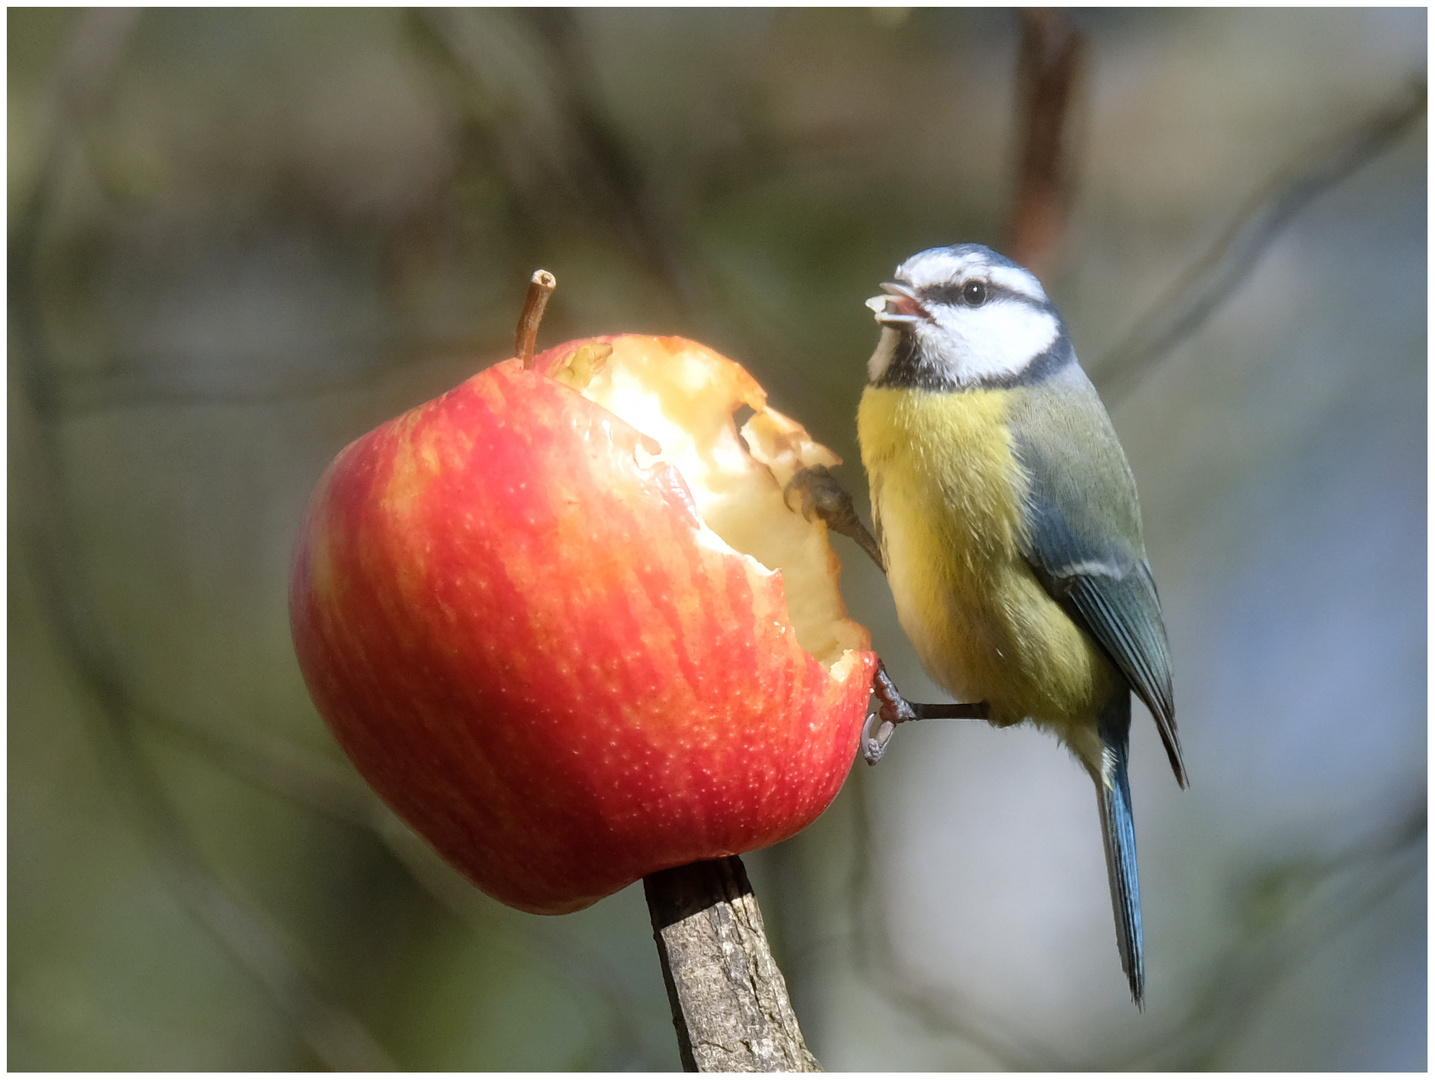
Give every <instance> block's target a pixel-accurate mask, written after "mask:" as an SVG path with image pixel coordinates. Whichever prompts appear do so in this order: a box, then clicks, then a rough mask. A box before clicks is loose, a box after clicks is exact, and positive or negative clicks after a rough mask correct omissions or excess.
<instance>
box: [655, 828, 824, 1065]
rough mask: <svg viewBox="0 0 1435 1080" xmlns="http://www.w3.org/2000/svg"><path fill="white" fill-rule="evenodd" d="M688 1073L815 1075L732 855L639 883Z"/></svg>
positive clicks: (757, 914) (742, 875) (662, 872)
mask: <svg viewBox="0 0 1435 1080" xmlns="http://www.w3.org/2000/svg"><path fill="white" fill-rule="evenodd" d="M643 893H644V895H645V896H646V897H647V900H648V914H649V915H650V916H651V917H652V921H653V940H654V941H656V942H657V945H658V958H659V960H661V961H662V966H663V982H664V983H665V984H666V985H667V988H668V1001H669V1003H670V1004H671V1005H672V1009H673V1027H675V1028H676V1029H677V1034H678V1054H679V1056H680V1057H681V1058H682V1063H683V1070H684V1071H685V1072H821V1071H822V1067H821V1066H820V1065H818V1064H817V1059H816V1058H814V1057H813V1056H812V1052H811V1051H810V1050H808V1049H807V1044H806V1043H805V1042H803V1039H802V1031H801V1030H800V1029H799V1028H798V1026H797V1016H796V1014H794V1013H793V1011H792V1000H791V998H789V997H788V995H787V983H786V982H785V981H784V980H783V977H782V972H781V971H779V970H778V967H777V963H776V961H774V960H773V958H772V949H771V947H770V946H769V945H768V943H767V932H766V931H765V930H764V929H763V925H762V912H761V911H759V910H758V907H757V897H755V896H754V895H753V892H752V885H751V883H749V882H748V880H747V870H746V869H745V868H744V867H743V865H742V860H741V859H739V858H738V857H737V856H736V855H729V856H728V857H727V858H724V859H713V860H711V861H708V862H696V863H689V864H688V865H686V866H675V867H673V868H672V869H671V870H659V871H658V872H656V873H653V874H649V875H648V876H647V877H645V878H644V879H643Z"/></svg>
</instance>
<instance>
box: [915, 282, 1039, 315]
mask: <svg viewBox="0 0 1435 1080" xmlns="http://www.w3.org/2000/svg"><path fill="white" fill-rule="evenodd" d="M970 281H980V282H981V284H982V285H983V286H985V288H986V298H985V300H984V301H983V302H984V303H988V304H989V303H991V302H992V301H993V300H1015V301H1016V302H1017V303H1019V304H1027V305H1029V306H1031V307H1034V308H1039V309H1042V310H1045V309H1047V308H1049V307H1050V305H1049V304H1043V303H1042V302H1041V301H1039V300H1034V299H1032V298H1031V297H1030V296H1027V295H1026V294H1025V293H1019V292H1017V291H1016V290H1015V289H1008V288H1004V287H1003V286H1001V285H998V284H997V283H996V282H994V281H983V280H982V279H981V278H970V279H966V280H963V281H948V282H943V283H942V284H940V285H928V286H927V287H926V288H924V289H918V290H917V295H918V296H920V297H921V298H922V299H923V300H924V301H926V302H927V303H931V304H953V305H960V306H963V307H969V306H971V305H969V304H968V303H967V301H966V300H965V299H964V298H963V296H962V290H963V289H965V288H966V286H967V285H968V284H969V282H970Z"/></svg>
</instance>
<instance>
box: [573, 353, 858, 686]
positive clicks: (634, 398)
mask: <svg viewBox="0 0 1435 1080" xmlns="http://www.w3.org/2000/svg"><path fill="white" fill-rule="evenodd" d="M606 340H609V341H616V340H617V339H616V338H613V339H606ZM659 340H662V339H642V338H637V337H633V338H629V339H627V340H625V341H624V347H623V348H621V349H619V350H617V352H616V353H614V354H613V355H612V356H611V357H610V356H602V355H598V354H597V352H596V350H594V348H593V347H592V346H591V345H589V346H585V349H586V351H584V350H579V351H577V352H575V353H574V355H573V356H572V357H571V358H565V359H564V360H563V361H562V362H561V363H560V365H559V366H560V368H561V370H560V371H559V372H558V377H559V378H562V379H563V380H564V381H565V382H568V383H569V384H570V385H573V386H574V387H575V389H578V390H579V391H580V392H581V393H582V394H583V395H584V396H585V397H587V398H588V399H589V400H590V401H593V402H594V403H596V404H598V405H602V406H603V407H604V408H605V409H607V410H608V411H609V412H612V413H614V414H615V415H617V416H618V417H619V418H621V419H622V420H624V421H626V422H627V423H628V424H630V425H632V426H633V427H635V428H637V429H638V430H639V431H641V432H642V433H643V434H645V435H647V436H649V437H650V438H652V439H653V440H654V441H655V442H656V443H657V444H658V445H659V446H661V448H662V449H661V454H660V456H661V458H662V459H663V460H665V461H667V462H668V463H669V464H671V465H673V466H674V467H675V468H676V469H677V470H678V472H679V473H681V474H682V477H683V479H684V480H685V481H686V483H687V486H688V489H689V491H690V492H691V493H692V497H693V502H694V504H695V505H696V507H697V511H698V515H699V516H700V517H701V518H702V520H703V522H704V523H705V524H706V526H707V528H708V530H710V532H711V534H712V535H711V537H710V541H711V542H712V543H714V544H719V545H722V546H723V547H724V548H726V549H728V550H731V551H733V552H735V553H737V554H740V555H746V556H749V557H750V558H752V559H754V560H756V561H757V562H758V563H760V564H761V565H762V566H763V567H765V568H766V569H767V570H768V571H769V572H780V573H781V575H782V583H783V589H784V593H785V596H786V599H787V610H788V615H789V617H790V619H791V621H792V626H793V629H794V631H795V632H796V634H797V640H798V643H799V644H800V645H801V646H802V648H803V649H804V650H806V651H807V652H808V653H809V654H811V655H812V656H814V657H815V658H816V659H817V660H819V661H820V662H822V663H823V664H824V665H826V666H827V667H828V668H829V669H833V668H835V667H836V666H837V665H838V664H839V663H840V662H841V661H842V658H843V655H844V653H847V652H848V651H849V650H860V649H866V648H868V647H869V646H868V635H867V632H866V630H864V629H863V628H862V626H861V625H860V624H858V623H856V622H854V621H853V620H852V619H850V618H848V616H847V609H846V606H845V605H844V604H843V602H842V595H841V591H840V573H841V564H840V562H839V561H838V558H837V555H836V553H835V552H833V550H832V546H831V545H830V544H829V543H828V540H827V527H826V526H825V525H823V524H822V523H821V522H819V521H808V520H806V519H805V518H804V517H803V516H802V514H801V513H800V512H798V511H795V510H793V509H791V508H789V507H788V506H787V505H786V503H785V502H784V501H783V488H784V487H785V486H786V484H787V482H788V481H789V480H790V479H792V476H793V474H794V473H796V472H797V471H798V470H800V469H804V468H807V467H809V466H812V465H827V466H832V465H836V464H837V463H838V462H839V461H840V460H841V459H839V458H838V457H837V455H836V454H834V453H833V452H832V451H831V450H829V449H827V448H826V447H825V446H823V445H821V444H820V443H817V442H815V441H813V439H812V437H811V436H810V435H808V433H807V431H806V430H805V429H804V428H803V427H802V425H801V424H799V423H797V422H796V421H795V420H792V419H791V418H789V417H787V416H784V415H783V414H782V413H780V412H778V411H777V410H776V409H773V408H770V407H769V406H768V404H767V395H766V393H764V391H763V389H762V387H761V386H759V385H758V383H757V381H756V380H755V379H753V378H752V376H751V375H749V374H748V373H747V371H746V370H744V369H743V368H742V366H741V365H739V364H737V363H735V362H733V361H731V360H728V359H727V358H726V357H723V356H721V355H720V354H718V353H715V352H713V351H711V350H710V349H706V348H703V347H702V346H700V345H697V344H696V343H693V342H683V343H682V344H683V345H685V346H686V347H685V348H678V349H675V350H673V351H668V349H667V348H662V349H660V348H658V347H657V343H658V341H659ZM676 340H677V339H668V342H667V344H668V346H669V348H670V347H671V346H672V344H674V343H675V342H676ZM649 342H651V343H652V344H651V345H647V344H646V343H649ZM645 346H646V347H645ZM743 406H747V407H748V408H750V409H752V411H753V412H752V416H751V417H749V418H748V420H747V422H746V423H744V424H743V425H742V428H741V431H740V432H739V429H738V427H737V424H736V422H735V420H734V414H735V413H736V412H737V411H738V410H739V409H740V408H742V407H743ZM704 539H709V538H704Z"/></svg>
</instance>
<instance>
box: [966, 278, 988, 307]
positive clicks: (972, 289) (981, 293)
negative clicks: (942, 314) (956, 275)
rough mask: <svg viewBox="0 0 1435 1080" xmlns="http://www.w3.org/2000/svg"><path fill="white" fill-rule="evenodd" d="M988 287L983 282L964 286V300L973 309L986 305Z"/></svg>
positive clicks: (972, 282) (974, 282) (970, 282)
mask: <svg viewBox="0 0 1435 1080" xmlns="http://www.w3.org/2000/svg"><path fill="white" fill-rule="evenodd" d="M986 299H987V287H986V284H985V283H984V282H981V281H969V282H967V283H966V284H965V285H963V286H962V300H963V301H964V302H966V303H968V304H970V305H971V306H972V307H979V306H981V305H982V304H984V303H986Z"/></svg>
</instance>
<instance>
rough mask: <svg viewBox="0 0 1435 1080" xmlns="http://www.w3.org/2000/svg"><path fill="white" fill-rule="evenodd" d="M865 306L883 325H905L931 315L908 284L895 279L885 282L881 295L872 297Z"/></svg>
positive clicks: (928, 317)
mask: <svg viewBox="0 0 1435 1080" xmlns="http://www.w3.org/2000/svg"><path fill="white" fill-rule="evenodd" d="M867 306H868V307H869V308H871V309H872V314H873V315H874V316H875V317H876V319H877V321H878V322H879V323H881V324H882V325H883V326H906V325H910V324H911V323H915V322H921V321H922V320H923V319H930V318H931V317H932V316H931V314H930V313H929V312H928V311H927V309H926V308H924V307H923V306H922V302H921V301H920V300H918V299H917V294H916V293H914V292H913V291H912V290H911V288H910V287H909V286H906V285H903V284H901V283H900V282H896V281H888V282H885V283H884V284H883V285H882V295H881V296H874V297H872V299H870V300H868V301H867Z"/></svg>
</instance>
